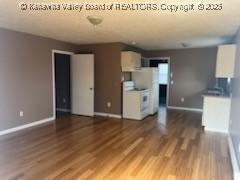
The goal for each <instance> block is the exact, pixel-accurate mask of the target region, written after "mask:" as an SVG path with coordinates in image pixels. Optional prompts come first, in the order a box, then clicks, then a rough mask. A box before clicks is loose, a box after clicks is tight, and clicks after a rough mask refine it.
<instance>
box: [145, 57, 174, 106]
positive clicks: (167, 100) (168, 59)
mask: <svg viewBox="0 0 240 180" xmlns="http://www.w3.org/2000/svg"><path fill="white" fill-rule="evenodd" d="M151 59H154V60H167V62H168V84H167V97H166V107H167V108H168V107H169V91H170V85H171V77H170V76H171V73H172V72H171V61H170V57H148V58H147V60H148V65H149V67H150V60H151Z"/></svg>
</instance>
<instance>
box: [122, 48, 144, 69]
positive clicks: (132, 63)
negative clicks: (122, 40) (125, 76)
mask: <svg viewBox="0 0 240 180" xmlns="http://www.w3.org/2000/svg"><path fill="white" fill-rule="evenodd" d="M121 66H122V72H133V71H138V70H140V69H141V54H139V53H136V52H132V51H124V52H122V54H121Z"/></svg>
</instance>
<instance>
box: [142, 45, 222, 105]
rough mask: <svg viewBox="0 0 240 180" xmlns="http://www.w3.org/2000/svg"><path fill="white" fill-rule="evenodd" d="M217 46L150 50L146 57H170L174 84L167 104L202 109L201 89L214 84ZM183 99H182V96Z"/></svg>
mask: <svg viewBox="0 0 240 180" xmlns="http://www.w3.org/2000/svg"><path fill="white" fill-rule="evenodd" d="M216 54H217V48H195V49H182V50H163V51H149V52H146V53H145V56H146V57H170V62H171V63H170V68H171V72H173V81H174V84H173V85H170V92H169V93H170V96H169V106H177V107H186V108H197V109H202V106H203V99H202V93H203V92H204V91H205V90H206V89H207V88H211V87H213V86H214V85H215V65H216ZM182 97H183V98H185V102H181V101H180V100H181V98H182Z"/></svg>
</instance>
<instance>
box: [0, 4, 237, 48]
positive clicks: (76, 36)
mask: <svg viewBox="0 0 240 180" xmlns="http://www.w3.org/2000/svg"><path fill="white" fill-rule="evenodd" d="M119 1H120V0H119ZM19 2H28V3H30V2H41V3H43V2H48V3H49V2H53V3H61V2H77V3H81V2H85V3H86V2H91V3H92V2H98V3H101V4H102V3H103V2H107V3H110V2H118V1H113V0H101V1H100V0H99V1H96V0H95V1H93V0H85V1H81V0H51V1H49V0H45V1H44V0H41V1H39V0H30V1H29V0H20V1H17V0H0V27H3V28H7V29H12V30H16V31H21V32H27V33H31V34H36V35H40V36H44V37H49V38H53V39H57V40H62V41H66V42H71V43H76V44H90V43H103V42H123V43H127V44H130V43H131V42H132V41H135V42H136V43H137V44H136V46H138V47H141V48H144V49H148V50H149V49H152V50H153V49H178V48H183V47H182V45H181V43H185V44H187V45H188V46H189V47H206V46H214V45H217V44H220V43H228V42H229V41H230V40H231V38H232V37H233V35H234V34H235V33H236V31H237V29H238V27H239V26H240V10H239V7H240V0H202V2H204V3H205V4H207V3H222V4H223V10H221V11H194V12H190V13H184V12H179V13H170V12H160V11H86V10H85V11H83V12H76V11H68V12H64V11H55V12H54V11H21V10H20V9H19ZM120 2H129V3H130V2H135V3H137V2H152V3H153V2H158V3H159V2H161V3H164V2H167V3H168V4H170V3H172V4H180V3H181V2H182V3H183V2H184V4H187V3H194V4H195V5H197V4H198V3H199V2H200V1H198V2H197V1H196V0H182V1H181V2H180V1H179V0H165V1H164V0H162V1H159V0H158V1H157V0H151V1H150V0H149V1H140V0H139V1H137V0H135V1H132V0H131V1H130V0H124V1H123V0H121V1H120ZM88 15H98V16H101V17H103V18H104V20H103V23H102V24H100V25H99V26H97V27H94V26H93V25H91V24H90V23H89V22H88V20H87V19H86V17H87V16H88Z"/></svg>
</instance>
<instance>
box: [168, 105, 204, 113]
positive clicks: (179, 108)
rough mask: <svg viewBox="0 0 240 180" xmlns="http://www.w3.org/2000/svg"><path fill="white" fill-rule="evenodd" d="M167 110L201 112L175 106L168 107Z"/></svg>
mask: <svg viewBox="0 0 240 180" xmlns="http://www.w3.org/2000/svg"><path fill="white" fill-rule="evenodd" d="M167 108H168V109H176V110H183V111H194V112H203V110H202V109H196V108H186V107H177V106H168V107H167Z"/></svg>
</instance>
